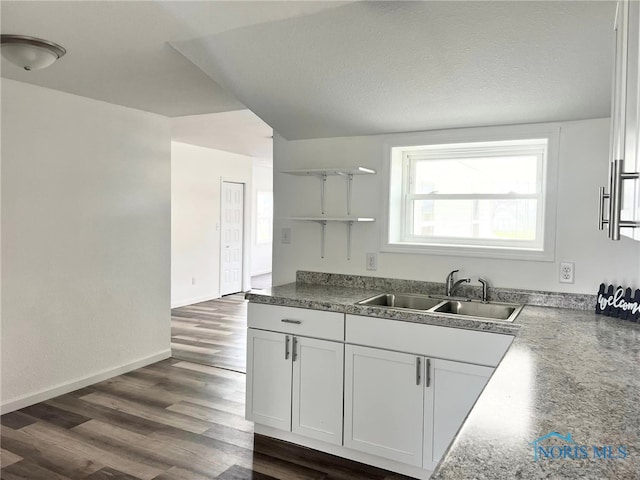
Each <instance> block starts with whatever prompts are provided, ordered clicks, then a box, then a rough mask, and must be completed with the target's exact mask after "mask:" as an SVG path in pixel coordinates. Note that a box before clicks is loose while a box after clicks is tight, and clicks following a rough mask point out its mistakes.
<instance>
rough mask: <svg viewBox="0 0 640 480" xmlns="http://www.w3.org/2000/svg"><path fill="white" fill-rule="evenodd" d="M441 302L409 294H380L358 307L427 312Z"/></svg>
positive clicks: (426, 296)
mask: <svg viewBox="0 0 640 480" xmlns="http://www.w3.org/2000/svg"><path fill="white" fill-rule="evenodd" d="M441 302H442V299H441V298H432V297H429V296H428V295H418V294H410V293H397V294H396V293H381V294H380V295H376V296H375V297H371V298H367V299H366V300H362V301H360V302H358V303H357V304H358V305H371V306H376V307H390V308H408V309H411V310H429V309H430V308H433V307H435V306H436V305H438V304H439V303H441Z"/></svg>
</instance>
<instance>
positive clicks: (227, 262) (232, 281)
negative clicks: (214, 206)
mask: <svg viewBox="0 0 640 480" xmlns="http://www.w3.org/2000/svg"><path fill="white" fill-rule="evenodd" d="M220 218H221V225H220V295H227V294H229V293H236V292H239V291H241V290H242V259H243V250H242V247H243V236H244V228H243V227H244V184H243V183H235V182H222V202H221V205H220Z"/></svg>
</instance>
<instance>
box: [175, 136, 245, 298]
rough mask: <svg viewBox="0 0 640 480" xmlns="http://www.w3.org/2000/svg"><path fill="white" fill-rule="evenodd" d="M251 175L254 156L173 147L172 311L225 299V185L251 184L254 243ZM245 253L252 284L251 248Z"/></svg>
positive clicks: (180, 145) (189, 146)
mask: <svg viewBox="0 0 640 480" xmlns="http://www.w3.org/2000/svg"><path fill="white" fill-rule="evenodd" d="M251 171H252V159H251V157H247V156H245V155H238V154H235V153H230V152H223V151H220V150H214V149H211V148H204V147H198V146H195V145H187V144H185V143H178V142H172V143H171V306H172V307H178V306H182V305H189V304H192V303H196V302H203V301H205V300H210V299H212V298H218V297H220V186H221V181H222V179H224V180H230V181H237V182H244V183H246V185H245V242H250V238H251V236H250V235H251ZM245 250H246V255H245V258H244V262H245V263H244V264H245V265H246V266H247V268H245V272H244V281H243V284H246V285H247V286H248V282H249V266H250V263H249V262H250V257H249V254H248V252H249V251H250V248H247V249H245ZM194 279H195V280H194ZM243 288H244V287H243Z"/></svg>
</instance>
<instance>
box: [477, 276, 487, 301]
mask: <svg viewBox="0 0 640 480" xmlns="http://www.w3.org/2000/svg"><path fill="white" fill-rule="evenodd" d="M478 281H479V282H480V283H481V284H482V303H487V302H488V301H489V298H488V297H489V282H487V281H486V280H485V279H484V278H482V277H480V278H478Z"/></svg>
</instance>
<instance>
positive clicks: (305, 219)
mask: <svg viewBox="0 0 640 480" xmlns="http://www.w3.org/2000/svg"><path fill="white" fill-rule="evenodd" d="M288 220H296V221H302V222H317V223H318V224H320V227H321V228H322V236H321V237H320V257H321V258H324V244H325V237H326V229H327V222H337V223H345V224H346V225H347V260H351V226H352V225H353V224H354V223H364V222H375V221H376V219H375V218H373V217H289V218H288Z"/></svg>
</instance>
